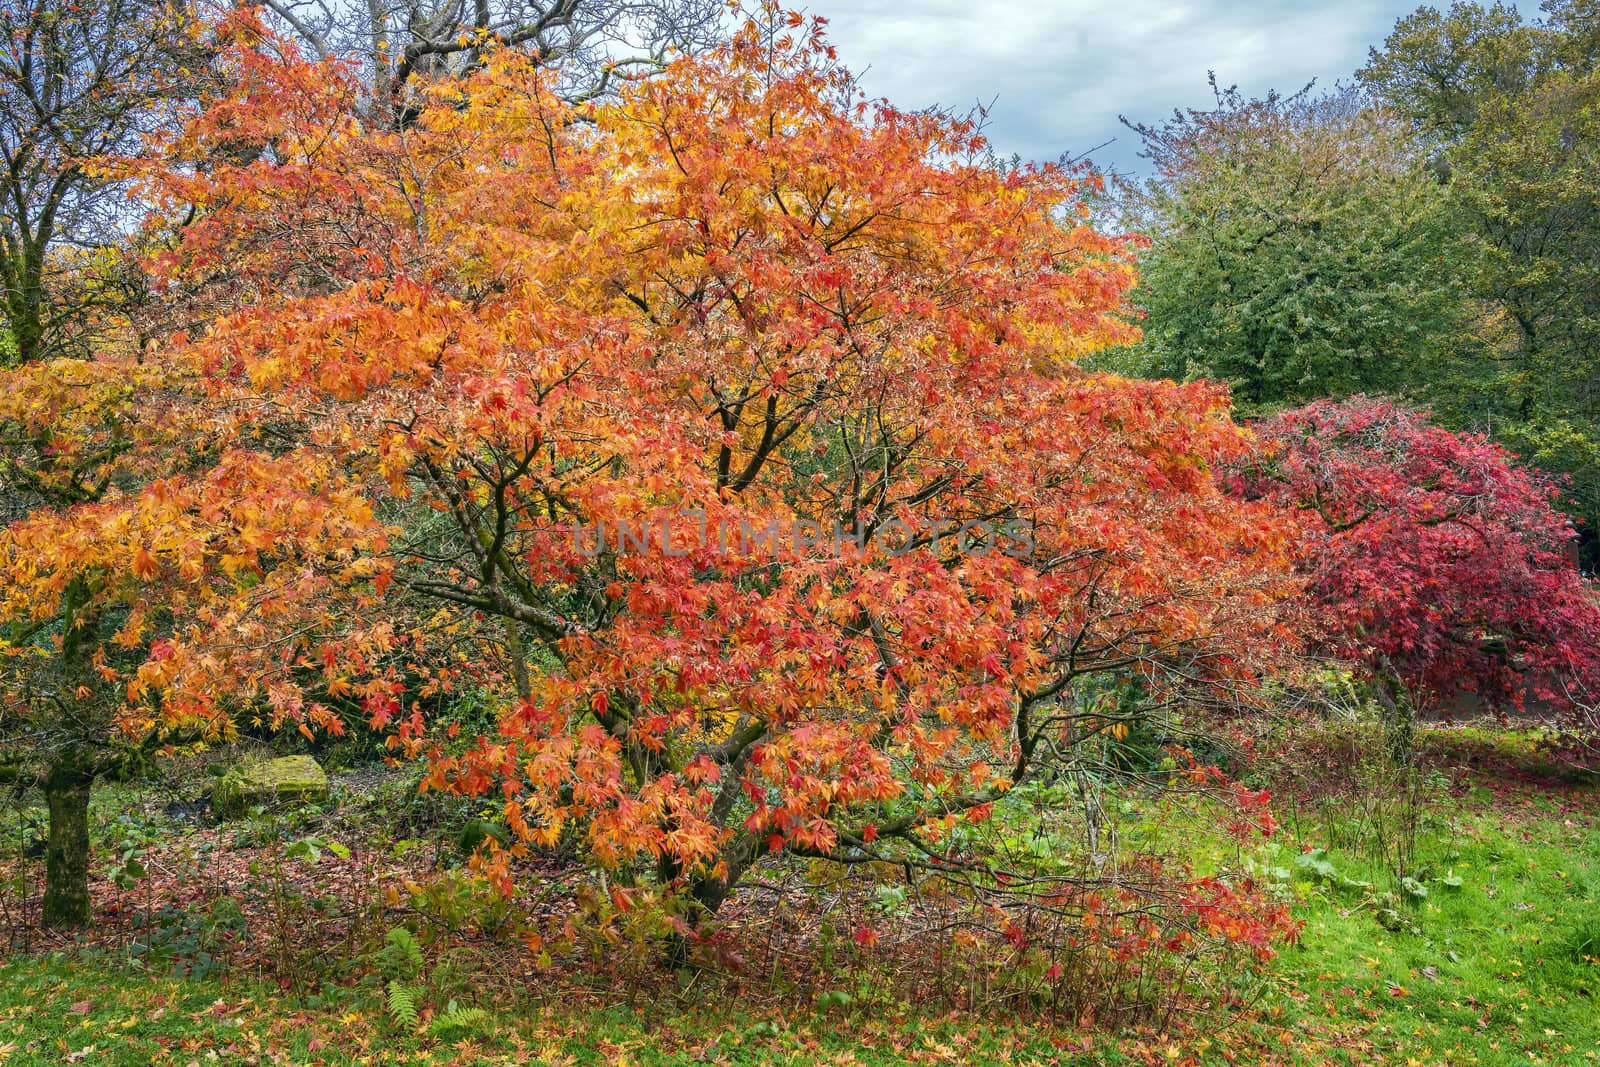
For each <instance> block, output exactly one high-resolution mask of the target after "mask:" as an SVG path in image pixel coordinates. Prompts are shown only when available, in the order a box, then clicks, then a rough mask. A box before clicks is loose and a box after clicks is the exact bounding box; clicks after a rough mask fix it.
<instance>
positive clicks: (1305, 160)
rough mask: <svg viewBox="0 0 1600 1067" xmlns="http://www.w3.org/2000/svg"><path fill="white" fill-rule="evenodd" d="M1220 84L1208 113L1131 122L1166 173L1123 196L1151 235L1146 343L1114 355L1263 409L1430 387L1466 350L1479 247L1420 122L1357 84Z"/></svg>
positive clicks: (1126, 213) (1135, 221)
mask: <svg viewBox="0 0 1600 1067" xmlns="http://www.w3.org/2000/svg"><path fill="white" fill-rule="evenodd" d="M1212 90H1213V92H1214V93H1215V95H1216V104H1215V106H1214V107H1213V108H1210V109H1207V110H1190V111H1187V112H1182V113H1175V114H1174V116H1173V118H1172V119H1170V120H1168V121H1167V122H1164V123H1159V124H1153V125H1132V124H1130V125H1132V128H1133V129H1134V130H1135V132H1137V133H1138V134H1139V135H1140V137H1141V139H1142V141H1143V145H1144V147H1143V155H1144V156H1145V158H1146V159H1148V160H1149V161H1150V162H1151V164H1152V166H1153V167H1154V171H1155V173H1154V175H1153V176H1152V177H1151V178H1149V179H1147V180H1145V181H1142V182H1131V183H1125V184H1124V187H1123V189H1122V195H1121V196H1120V197H1119V200H1120V204H1121V207H1122V210H1123V217H1124V220H1125V223H1124V224H1125V225H1127V226H1128V227H1130V228H1131V229H1133V230H1136V231H1138V232H1140V233H1143V234H1145V235H1147V236H1148V238H1149V240H1150V245H1149V247H1148V248H1147V249H1146V250H1145V251H1144V252H1143V254H1142V255H1141V256H1140V288H1139V290H1138V291H1137V292H1136V293H1135V299H1136V300H1137V301H1138V303H1139V305H1140V307H1141V308H1142V309H1143V310H1144V311H1145V313H1146V314H1147V316H1148V318H1147V320H1146V321H1145V323H1144V326H1145V335H1144V341H1143V344H1142V345H1141V346H1140V347H1139V348H1137V349H1134V350H1132V351H1131V352H1127V353H1122V354H1121V355H1120V356H1119V359H1120V360H1121V361H1122V362H1124V363H1126V364H1128V365H1129V366H1131V368H1132V369H1134V370H1136V371H1137V372H1138V373H1142V374H1151V375H1156V376H1163V377H1172V378H1176V379H1178V380H1180V381H1184V380H1189V379H1193V378H1202V377H1204V378H1211V379H1214V380H1218V381H1225V382H1227V383H1228V384H1229V385H1230V386H1231V387H1232V389H1233V393H1234V397H1235V399H1236V400H1237V401H1238V402H1239V403H1240V404H1241V405H1244V406H1247V407H1250V408H1253V409H1257V410H1262V409H1266V410H1271V409H1272V408H1274V407H1281V406H1283V405H1286V404H1296V403H1303V402H1305V401H1307V400H1311V399H1314V398H1316V397H1321V396H1346V395H1349V394H1351V393H1357V392H1363V391H1365V392H1387V393H1411V394H1413V395H1425V394H1427V393H1428V392H1429V391H1431V390H1432V389H1433V388H1434V386H1435V385H1436V383H1438V382H1439V381H1440V379H1441V378H1442V377H1444V376H1447V375H1449V374H1450V373H1452V371H1451V365H1452V363H1453V362H1455V361H1459V360H1460V359H1461V357H1462V355H1463V352H1462V349H1463V347H1464V346H1465V347H1470V344H1471V342H1470V337H1469V330H1468V328H1467V327H1468V323H1469V315H1468V312H1469V310H1470V309H1469V308H1468V306H1467V304H1466V302H1465V300H1464V292H1463V288H1462V282H1461V268H1462V263H1463V261H1464V260H1466V259H1468V258H1469V257H1470V255H1471V247H1470V246H1469V245H1468V244H1467V243H1465V242H1464V241H1462V240H1461V239H1460V238H1459V235H1458V234H1457V233H1456V231H1455V230H1454V229H1453V228H1452V226H1451V225H1450V219H1449V217H1448V215H1447V213H1446V198H1445V193H1444V191H1443V189H1442V188H1441V187H1440V183H1439V181H1438V178H1437V176H1436V175H1435V174H1434V172H1433V170H1432V167H1431V165H1430V161H1429V158H1428V155H1427V153H1426V152H1425V151H1424V150H1422V149H1421V148H1419V146H1418V145H1417V143H1416V140H1415V138H1414V136H1413V135H1412V132H1411V130H1410V128H1409V127H1408V125H1407V124H1406V123H1405V122H1404V121H1403V120H1402V119H1401V118H1400V117H1399V116H1398V115H1396V114H1394V113H1392V112H1390V111H1387V110H1385V109H1384V108H1382V107H1379V106H1377V105H1375V104H1374V102H1373V101H1372V100H1370V99H1369V98H1368V97H1367V96H1366V95H1365V94H1363V93H1362V92H1360V91H1358V90H1356V89H1354V88H1348V87H1347V88H1341V89H1337V90H1335V91H1333V92H1328V93H1320V94H1319V93H1314V92H1313V91H1312V90H1311V89H1310V88H1307V89H1305V90H1302V91H1301V92H1298V93H1295V94H1293V95H1289V96H1280V95H1278V94H1275V93H1274V94H1269V95H1268V96H1266V97H1265V98H1263V99H1258V100H1252V99H1246V98H1245V97H1244V96H1243V94H1241V93H1239V92H1238V90H1236V89H1221V88H1219V87H1218V86H1217V83H1216V80H1215V78H1213V79H1212ZM1125 121H1126V120H1125Z"/></svg>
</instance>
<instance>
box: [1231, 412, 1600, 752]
mask: <svg viewBox="0 0 1600 1067" xmlns="http://www.w3.org/2000/svg"><path fill="white" fill-rule="evenodd" d="M1256 428H1257V430H1258V432H1260V434H1261V435H1262V441H1263V446H1262V449H1263V450H1262V453H1261V459H1260V460H1259V461H1258V465H1257V466H1255V467H1253V468H1251V469H1249V470H1248V471H1247V472H1246V474H1245V475H1243V476H1242V477H1241V478H1240V480H1239V482H1238V483H1237V485H1238V487H1239V488H1240V489H1241V490H1242V491H1243V492H1244V493H1245V494H1246V495H1248V496H1251V497H1256V498H1263V499H1276V500H1279V501H1281V502H1283V503H1285V504H1288V505H1292V506H1294V507H1297V508H1300V509H1302V510H1303V512H1304V514H1305V515H1306V517H1307V519H1308V522H1309V526H1308V531H1309V532H1308V539H1307V542H1306V544H1305V547H1304V549H1303V552H1302V561H1301V567H1302V568H1303V570H1304V571H1305V573H1306V576H1307V579H1308V584H1307V596H1308V598H1309V599H1310V600H1311V602H1312V603H1313V604H1314V605H1315V606H1316V608H1317V609H1318V611H1317V613H1316V615H1315V617H1314V620H1313V627H1314V628H1316V629H1317V630H1318V632H1319V633H1320V634H1321V645H1322V647H1323V648H1324V650H1326V651H1327V652H1330V653H1332V654H1334V655H1336V656H1338V657H1340V658H1342V659H1345V660H1347V661H1349V662H1352V663H1354V664H1356V665H1358V666H1359V667H1360V668H1362V669H1363V670H1364V671H1365V672H1366V674H1367V675H1368V676H1369V677H1370V678H1372V679H1374V680H1375V681H1376V683H1377V691H1378V694H1379V697H1380V700H1381V701H1382V702H1383V703H1384V705H1385V707H1386V709H1387V711H1388V712H1389V714H1390V716H1391V717H1392V719H1393V721H1394V725H1395V727H1396V729H1397V732H1398V740H1397V743H1396V751H1397V753H1399V754H1402V755H1404V754H1406V753H1408V751H1409V731H1410V723H1411V718H1412V715H1413V713H1414V711H1415V710H1416V709H1417V708H1419V707H1426V706H1428V705H1434V706H1437V705H1438V704H1439V703H1440V702H1442V701H1446V700H1449V699H1450V698H1451V697H1454V696H1456V695H1458V694H1460V693H1463V692H1468V693H1475V694H1477V695H1479V696H1481V697H1482V698H1483V699H1484V700H1485V701H1487V702H1488V703H1489V704H1490V705H1491V706H1496V707H1501V708H1504V707H1515V708H1521V707H1523V706H1524V703H1525V702H1527V701H1529V700H1532V701H1535V702H1537V703H1539V704H1541V705H1543V706H1545V707H1546V708H1548V709H1550V710H1551V711H1553V712H1555V713H1562V712H1573V711H1576V710H1580V709H1581V707H1582V705H1583V704H1584V703H1585V702H1586V696H1585V694H1586V693H1587V692H1588V691H1589V690H1590V688H1591V687H1592V686H1593V685H1594V683H1595V681H1596V678H1597V674H1596V671H1597V668H1600V660H1597V657H1596V653H1595V648H1594V636H1595V634H1596V633H1600V603H1597V601H1596V597H1595V593H1594V590H1593V589H1592V588H1591V587H1590V585H1589V583H1588V582H1587V581H1586V580H1585V579H1584V577H1583V576H1582V575H1581V574H1580V573H1579V572H1578V570H1577V567H1576V566H1575V564H1574V544H1575V534H1574V531H1573V529H1572V524H1571V522H1570V520H1568V519H1567V518H1566V516H1564V515H1563V514H1562V513H1561V512H1560V511H1559V510H1558V506H1557V505H1558V503H1559V498H1560V494H1559V491H1558V489H1557V487H1556V486H1555V485H1553V484H1552V483H1551V482H1550V481H1549V480H1548V479H1547V478H1545V477H1544V476H1542V475H1541V474H1539V473H1537V472H1535V471H1532V470H1529V469H1526V468H1523V467H1520V466H1518V465H1517V463H1516V461H1515V457H1514V456H1512V455H1511V454H1510V453H1508V452H1506V451H1505V450H1503V449H1502V448H1500V447H1499V446H1497V445H1494V444H1492V443H1490V442H1488V441H1487V440H1485V439H1484V438H1483V437H1480V436H1478V435H1474V434H1465V433H1454V432H1451V431H1448V430H1445V429H1442V428H1440V427H1438V426H1434V425H1432V424H1431V423H1430V422H1429V421H1428V419H1427V417H1426V416H1425V415H1424V414H1422V413H1419V412H1416V411H1412V410H1408V409H1406V408H1404V407H1400V406H1398V405H1396V404H1394V403H1391V402H1389V401H1385V400H1374V399H1369V398H1364V397H1357V398H1354V399H1352V400H1349V401H1344V402H1335V401H1318V402H1316V403H1313V404H1310V405H1307V406H1305V407H1303V408H1298V409H1295V410H1293V411H1288V412H1284V413H1283V414H1281V415H1278V416H1275V417H1273V418H1270V419H1267V420H1264V421H1263V422H1261V423H1259V424H1257V427H1256Z"/></svg>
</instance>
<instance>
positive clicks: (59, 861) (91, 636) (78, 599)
mask: <svg viewBox="0 0 1600 1067" xmlns="http://www.w3.org/2000/svg"><path fill="white" fill-rule="evenodd" d="M184 393H185V389H184V378H183V377H182V374H181V370H180V369H179V368H176V367H171V366H161V365H158V364H154V363H151V362H146V361H135V360H133V359H131V358H128V357H126V356H123V357H121V358H118V357H116V356H114V355H111V354H104V353H103V354H102V355H101V357H100V358H98V359H95V360H72V359H58V360H52V361H48V362H42V363H34V364H30V365H26V366H23V367H20V368H15V369H11V370H7V371H4V372H0V442H3V443H4V444H5V446H6V449H5V453H4V455H3V457H0V464H3V466H0V471H3V472H4V474H5V476H6V482H7V484H8V486H9V485H22V486H24V487H25V489H26V491H27V493H28V496H29V498H30V499H31V504H32V506H31V507H30V508H29V509H28V512H27V514H26V515H25V516H23V517H21V518H17V519H15V520H14V521H11V522H9V523H8V524H7V525H6V526H5V527H3V528H0V578H3V592H0V771H3V772H4V775H3V776H4V778H5V779H7V784H8V785H10V786H12V787H13V788H15V787H17V786H22V787H28V786H37V787H39V788H40V789H41V790H42V791H43V793H44V797H45V800H46V802H47V805H48V808H49V838H48V843H47V851H46V889H45V897H44V920H45V922H46V923H47V924H49V925H81V924H83V923H86V922H87V921H88V919H89V910H90V909H89V903H90V902H89V896H88V867H89V838H88V824H87V819H88V807H89V799H90V792H91V790H92V788H93V785H94V782H95V781H96V780H97V779H98V778H100V777H102V776H104V775H106V774H108V773H111V772H113V771H117V770H122V769H126V768H128V767H129V766H130V765H134V766H137V765H138V764H139V763H141V762H143V761H144V760H146V759H148V758H149V756H150V755H152V754H153V753H154V752H155V751H157V750H159V749H162V748H165V747H167V746H171V745H174V744H188V743H196V742H205V741H213V740H219V739H227V738H229V737H231V736H233V733H234V730H235V722H236V718H235V717H236V716H238V717H242V718H246V719H249V720H252V721H255V722H266V721H271V722H272V723H274V724H277V725H282V724H284V723H294V724H297V725H299V726H301V727H302V728H303V729H310V728H311V727H313V726H325V727H328V728H330V729H333V730H338V729H339V728H340V727H339V720H338V719H337V717H335V716H334V715H333V714H332V713H331V712H330V711H328V709H327V708H326V707H325V706H324V705H322V704H319V703H316V702H315V701H308V700H307V699H306V698H305V697H304V694H303V692H302V690H301V687H300V682H301V681H302V680H304V679H305V678H307V677H318V676H319V671H321V670H322V668H321V667H319V666H318V665H319V664H322V665H326V664H331V663H334V662H339V663H342V664H348V663H350V662H352V661H353V659H352V658H353V657H354V658H359V657H360V656H361V655H363V654H364V653H365V652H367V651H372V652H378V651H381V649H382V648H383V647H385V645H386V641H387V635H386V631H385V629H384V627H383V626H382V625H381V624H380V625H372V624H368V623H361V624H359V625H356V624H355V622H354V620H355V618H356V617H355V616H354V615H352V614H350V612H355V611H358V610H359V606H360V604H361V603H362V602H363V600H364V599H370V595H372V594H373V593H375V592H376V590H377V588H378V587H380V586H381V583H382V580H383V578H382V571H383V563H382V555H381V549H382V548H383V545H384V528H383V527H382V526H381V525H380V524H378V523H376V522H375V521H374V520H373V516H372V513H371V511H370V509H369V508H368V506H367V505H366V502H365V501H364V500H362V499H361V497H360V496H359V494H357V493H355V492H354V491H353V490H352V489H351V488H350V487H348V486H347V485H346V484H345V479H343V478H342V476H341V475H340V474H339V473H338V472H337V471H336V470H334V469H332V468H331V467H330V466H329V465H328V464H327V463H317V462H314V461H308V460H307V459H306V458H305V457H275V456H272V455H269V454H267V453H265V452H263V451H259V450H252V449H249V448H246V447H241V443H240V442H238V441H230V440H227V439H219V438H218V437H216V436H215V435H212V434H209V433H207V432H206V431H205V427H204V426H203V425H202V424H201V423H200V422H198V421H196V420H194V419H191V418H189V417H187V415H188V414H192V413H193V411H194V409H193V408H192V407H191V405H189V404H188V403H186V402H185V400H184ZM341 596H343V599H342V600H341ZM341 605H343V606H342V607H341ZM358 631H359V633H360V634H363V635H365V636H358ZM335 649H337V654H335V651H334V650H335ZM323 673H324V674H325V673H326V672H325V671H323ZM328 677H332V676H331V675H329V676H328ZM323 688H324V689H325V688H326V684H324V685H323Z"/></svg>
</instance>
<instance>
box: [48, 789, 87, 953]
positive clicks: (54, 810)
mask: <svg viewBox="0 0 1600 1067" xmlns="http://www.w3.org/2000/svg"><path fill="white" fill-rule="evenodd" d="M42 784H43V786H44V799H45V804H46V805H47V806H48V808H49V810H50V837H49V842H48V844H47V845H46V848H45V878H44V924H45V925H46V926H54V927H73V926H87V925H88V924H89V793H90V791H91V789H92V788H93V786H94V776H93V775H91V774H89V773H87V772H86V771H84V770H83V768H82V767H81V766H79V765H78V764H77V763H76V762H75V761H73V760H71V759H70V758H68V759H63V760H61V761H59V762H57V764H56V765H55V766H53V767H51V768H50V771H49V773H48V774H46V775H45V777H44V779H43V783H42Z"/></svg>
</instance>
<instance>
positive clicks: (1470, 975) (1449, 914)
mask: <svg viewBox="0 0 1600 1067" xmlns="http://www.w3.org/2000/svg"><path fill="white" fill-rule="evenodd" d="M1574 796H1575V797H1576V798H1577V800H1576V802H1577V803H1578V804H1579V805H1582V806H1587V807H1588V809H1589V812H1588V813H1585V812H1582V811H1577V812H1572V811H1562V810H1560V808H1559V806H1558V803H1557V801H1556V800H1554V799H1546V800H1544V801H1539V800H1535V801H1533V802H1531V803H1525V802H1522V800H1523V798H1517V800H1518V803H1514V804H1510V805H1508V804H1507V802H1506V800H1505V798H1500V797H1496V796H1494V795H1493V794H1491V793H1489V792H1488V791H1487V790H1484V789H1481V788H1480V789H1477V790H1474V791H1473V793H1472V794H1471V795H1469V796H1468V797H1466V798H1463V799H1461V800H1459V801H1455V802H1453V803H1452V804H1451V806H1450V807H1449V808H1448V809H1445V811H1446V813H1448V821H1447V824H1445V825H1433V826H1430V827H1426V828H1425V831H1424V833H1423V835H1422V837H1421V839H1420V841H1419V848H1418V864H1419V867H1420V868H1422V869H1424V870H1427V871H1429V872H1431V873H1432V875H1433V877H1432V878H1431V879H1430V880H1428V881H1427V882H1426V888H1427V890H1428V895H1427V897H1426V898H1425V899H1421V900H1416V899H1409V898H1406V895H1405V894H1404V893H1403V892H1401V893H1398V894H1396V896H1397V898H1399V899H1400V900H1403V901H1404V902H1403V903H1400V904H1399V906H1398V907H1396V908H1395V909H1394V912H1395V913H1397V915H1398V917H1399V919H1400V920H1401V923H1400V924H1399V925H1400V928H1399V929H1388V928H1386V926H1385V925H1384V924H1382V923H1380V922H1379V918H1378V915H1377V914H1376V907H1377V906H1381V905H1382V903H1383V902H1381V901H1377V900H1376V899H1375V898H1376V897H1378V896H1380V895H1382V894H1383V893H1385V892H1387V891H1392V890H1391V885H1392V879H1391V878H1390V877H1389V876H1388V875H1387V874H1386V873H1385V872H1384V871H1383V870H1381V869H1379V868H1378V867H1377V866H1376V865H1374V864H1372V863H1371V862H1368V861H1366V860H1364V859H1363V858H1361V857H1359V856H1352V855H1349V854H1347V853H1341V852H1338V851H1334V852H1331V853H1329V855H1328V859H1329V860H1330V861H1331V862H1332V863H1333V864H1334V865H1335V867H1336V868H1337V869H1338V871H1339V873H1340V874H1343V875H1345V876H1346V877H1348V878H1349V879H1351V880H1352V881H1358V882H1360V881H1367V882H1372V883H1374V889H1373V890H1371V891H1363V890H1359V889H1351V888H1345V889H1337V888H1334V887H1333V886H1331V885H1328V884H1326V883H1322V884H1317V885H1315V886H1312V885H1308V884H1305V883H1300V884H1298V885H1297V891H1298V892H1299V894H1300V895H1301V897H1302V900H1303V904H1302V907H1301V908H1300V909H1299V912H1300V914H1301V915H1302V916H1303V917H1304V918H1305V920H1306V927H1305V932H1304V937H1303V940H1302V943H1301V946H1300V947H1299V948H1296V949H1292V950H1290V951H1288V952H1286V953H1285V954H1284V956H1283V957H1282V959H1281V961H1280V963H1279V966H1278V972H1279V975H1280V981H1281V994H1280V998H1279V1004H1278V1005H1277V1006H1278V1007H1279V1008H1280V1009H1281V1010H1282V1011H1283V1012H1284V1013H1285V1015H1286V1016H1287V1017H1290V1018H1294V1019H1297V1020H1298V1021H1300V1022H1304V1023H1307V1024H1309V1025H1314V1026H1318V1027H1321V1026H1330V1027H1336V1028H1337V1029H1339V1030H1341V1031H1342V1032H1343V1034H1344V1040H1343V1041H1341V1043H1340V1044H1339V1045H1337V1046H1331V1045H1330V1047H1329V1048H1328V1049H1327V1051H1326V1054H1325V1056H1326V1059H1325V1062H1328V1063H1352V1064H1353V1063H1366V1062H1375V1061H1376V1062H1393V1063H1409V1062H1411V1061H1413V1060H1414V1061H1416V1062H1418V1063H1424V1064H1435V1063H1441V1064H1451V1065H1456V1064H1558V1065H1568V1064H1578V1063H1584V1062H1594V1060H1595V1057H1596V1052H1595V1050H1596V1049H1600V1011H1597V1003H1596V998H1597V997H1600V831H1597V829H1596V827H1595V826H1594V825H1593V816H1592V811H1593V806H1594V804H1595V798H1594V796H1593V794H1587V795H1585V794H1576V795H1573V794H1568V795H1567V798H1568V799H1569V801H1570V800H1572V799H1573V797H1574ZM1574 814H1577V815H1578V816H1579V817H1578V818H1573V817H1572V815H1574ZM1585 814H1588V815H1589V817H1588V818H1584V817H1583V816H1584V815H1585ZM1451 874H1453V875H1454V876H1455V877H1458V878H1459V879H1460V881H1461V885H1460V887H1459V888H1454V887H1452V886H1449V885H1446V884H1444V882H1443V876H1448V875H1451ZM1389 925H1396V924H1395V923H1394V922H1393V919H1392V918H1391V921H1390V924H1389Z"/></svg>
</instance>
